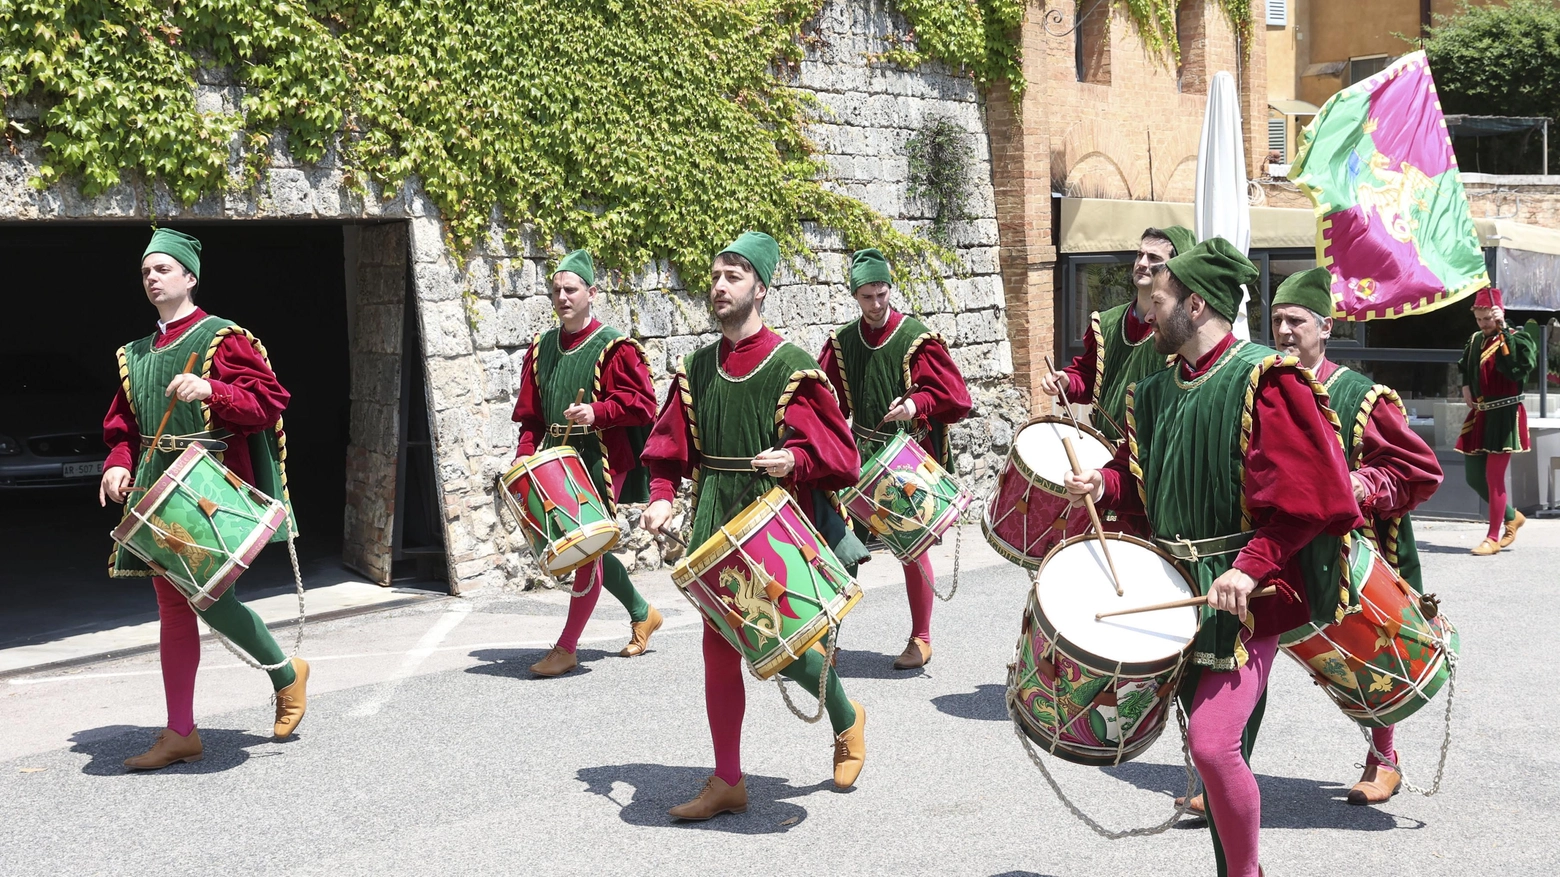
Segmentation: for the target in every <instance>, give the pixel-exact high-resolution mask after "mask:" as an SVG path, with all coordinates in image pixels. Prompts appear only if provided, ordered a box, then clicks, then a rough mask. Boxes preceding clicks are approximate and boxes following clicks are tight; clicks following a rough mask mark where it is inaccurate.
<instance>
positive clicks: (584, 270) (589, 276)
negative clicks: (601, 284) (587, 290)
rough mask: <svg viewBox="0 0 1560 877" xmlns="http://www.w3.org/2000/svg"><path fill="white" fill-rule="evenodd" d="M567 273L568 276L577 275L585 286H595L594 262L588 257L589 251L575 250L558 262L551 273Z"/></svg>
mask: <svg viewBox="0 0 1560 877" xmlns="http://www.w3.org/2000/svg"><path fill="white" fill-rule="evenodd" d="M559 271H567V272H569V273H570V274H578V275H579V277H580V279H581V280H583V281H585V285H586V286H595V285H596V262H595V260H593V259H591V257H590V250H575V251H574V252H572V253H570V254H569V255H567V256H564V257H563V258H562V259H559V260H558V267H557V269H556V270H554V271H553V273H554V274H557V273H558V272H559Z"/></svg>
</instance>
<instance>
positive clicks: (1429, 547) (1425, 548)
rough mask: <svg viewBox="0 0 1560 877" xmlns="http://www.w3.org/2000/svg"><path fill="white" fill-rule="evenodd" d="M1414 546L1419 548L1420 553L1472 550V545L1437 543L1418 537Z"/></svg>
mask: <svg viewBox="0 0 1560 877" xmlns="http://www.w3.org/2000/svg"><path fill="white" fill-rule="evenodd" d="M1414 546H1415V547H1416V548H1418V549H1419V553H1420V554H1467V553H1468V552H1469V551H1470V550H1472V546H1467V547H1464V546H1460V545H1437V544H1435V543H1434V542H1421V541H1419V540H1417V539H1416V540H1415V542H1414Z"/></svg>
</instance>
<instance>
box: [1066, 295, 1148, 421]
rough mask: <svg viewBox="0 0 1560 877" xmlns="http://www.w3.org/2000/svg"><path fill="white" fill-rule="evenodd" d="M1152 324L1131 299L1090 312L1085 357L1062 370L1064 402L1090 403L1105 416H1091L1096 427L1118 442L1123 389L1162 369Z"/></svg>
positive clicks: (1124, 405)
mask: <svg viewBox="0 0 1560 877" xmlns="http://www.w3.org/2000/svg"><path fill="white" fill-rule="evenodd" d="M1153 339H1154V327H1153V326H1152V325H1150V324H1148V323H1145V322H1142V321H1141V320H1139V319H1138V318H1137V312H1136V310H1135V308H1134V307H1133V303H1132V302H1127V303H1126V304H1122V305H1117V306H1116V307H1113V308H1110V309H1108V310H1105V311H1095V312H1094V313H1093V314H1090V315H1089V332H1088V334H1087V335H1085V336H1084V337H1083V355H1081V356H1078V357H1077V358H1075V359H1074V360H1073V361H1072V364H1071V365H1069V366H1067V368H1065V369H1062V373H1063V374H1065V375H1066V376H1067V401H1069V402H1072V403H1075V404H1079V405H1093V406H1094V407H1095V409H1096V411H1098V412H1102V413H1104V414H1105V415H1107V416H1105V417H1093V418H1090V422H1091V423H1092V424H1093V425H1094V428H1095V429H1098V430H1099V431H1100V432H1102V433H1104V434H1105V437H1106V438H1108V439H1110V440H1111V441H1113V442H1114V441H1120V440H1121V435H1120V433H1118V432H1117V430H1116V427H1115V426H1113V425H1112V423H1113V422H1114V423H1115V424H1116V425H1120V426H1122V427H1123V428H1125V425H1126V424H1125V419H1126V411H1127V402H1126V400H1127V388H1128V387H1130V386H1132V385H1133V384H1135V383H1137V382H1138V381H1140V380H1142V379H1143V378H1146V377H1148V376H1149V375H1151V374H1153V373H1155V372H1159V371H1164V368H1165V361H1166V358H1165V356H1164V354H1162V353H1159V352H1158V351H1157V350H1155V349H1154V344H1153Z"/></svg>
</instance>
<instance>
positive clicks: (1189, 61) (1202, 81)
mask: <svg viewBox="0 0 1560 877" xmlns="http://www.w3.org/2000/svg"><path fill="white" fill-rule="evenodd" d="M1203 6H1204V0H1181V2H1180V3H1178V4H1176V7H1175V41H1176V43H1178V44H1179V45H1180V46H1181V59H1180V61H1179V62H1178V63H1177V64H1176V67H1175V87H1176V90H1178V91H1180V92H1181V93H1182V94H1207V93H1208V60H1207V59H1208V34H1207V31H1206V30H1204V28H1203Z"/></svg>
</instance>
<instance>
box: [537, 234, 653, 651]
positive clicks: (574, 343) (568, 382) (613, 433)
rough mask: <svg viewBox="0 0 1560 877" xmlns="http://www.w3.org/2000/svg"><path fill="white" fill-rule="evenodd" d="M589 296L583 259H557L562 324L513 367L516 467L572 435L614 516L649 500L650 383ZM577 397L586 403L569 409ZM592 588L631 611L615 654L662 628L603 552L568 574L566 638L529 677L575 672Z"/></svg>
mask: <svg viewBox="0 0 1560 877" xmlns="http://www.w3.org/2000/svg"><path fill="white" fill-rule="evenodd" d="M596 294H597V288H596V266H595V262H594V260H592V259H591V257H590V253H588V252H586V251H585V250H575V251H574V252H572V253H569V254H568V255H567V256H564V257H563V258H562V259H561V260H559V262H558V270H557V271H555V272H553V275H552V304H553V312H554V313H555V314H557V315H558V322H559V324H560V326H559V328H556V329H549V330H547V331H546V332H543V333H542V334H540V335H538V336H537V337H536V340H535V341H534V342H533V343H532V344H531V348H530V349H529V350H527V351H526V354H525V362H524V363H523V364H522V365H521V366H520V389H519V392H518V393H516V396H517V398H516V400H515V412H514V416H513V418H512V419H513V420H514V421H515V422H516V423H518V424H520V439H519V442H518V443H517V446H516V448H515V459H519V458H521V457H527V456H530V455H531V454H534V453H536V452H537V451H538V450H541V449H545V448H552V447H557V446H558V445H560V444H562V443H563V439H564V436H565V434H566V433H567V434H570V435H571V436H572V438H571V441H570V444H571V445H572V446H573V448H574V449H575V451H577V452H578V453H579V455H580V459H581V460H582V461H583V462H584V463H585V467H586V469H587V470H589V471H590V473H591V480H592V482H593V483H594V484H595V486H596V491H597V492H598V493H599V494H600V495H601V498H602V499H603V500H605V501H606V503H607V509H608V511H609V512H611V513H614V514H615V513H616V507H617V504H618V503H624V502H645V501H647V500H649V499H650V483H649V473H648V472H647V471H646V470H645V469H644V467H642V466H641V465H640V463H639V452H640V451H641V450H643V449H644V444H645V436H646V435H647V434H648V433H649V426H650V423H651V421H653V420H654V419H655V384H654V383H652V382H651V380H650V363H649V361H648V359H647V358H646V357H645V350H644V348H643V347H641V346H640V345H639V342H637V341H635V340H633V339H632V338H629V337H628V336H626V335H624V334H623V333H622V332H620V331H618V330H617V329H614V328H612V327H611V326H607V325H604V324H603V323H602V322H601V321H600V320H598V319H596V318H595V317H594V316H592V315H591V305H592V304H593V303H594V302H595V300H596ZM582 389H583V390H584V391H585V399H584V400H582V401H580V402H575V401H574V399H575V397H576V396H577V395H578V393H579V391H580V390H582ZM571 424H572V430H571V428H570V425H571ZM597 583H600V584H601V585H602V586H603V587H605V588H606V589H607V591H609V592H610V593H611V594H612V596H613V597H616V598H617V601H618V602H619V603H622V604H623V608H624V609H627V610H628V620H629V641H628V645H625V646H624V647H623V649H622V651H620V652H618V654H619V655H621V656H623V657H625V658H629V657H633V656H635V655H640V654H643V653H644V651H645V647H646V646H647V645H648V644H649V642H650V635H651V634H653V633H655V632H656V630H658V629H659V628H660V627H661V613H660V612H659V611H657V610H656V608H655V607H654V606H651V605H650V604H649V603H647V602H645V598H644V597H642V596H640V594H639V591H637V590H635V588H634V585H633V583H632V582H630V581H629V580H628V570H627V569H624V568H623V563H622V561H620V560H618V559H617V557H615V556H613V555H612V554H611V553H610V552H609V553H607V554H604V555H602V556H601V558H600V559H598V560H597V561H595V562H594V563H590V564H587V565H586V566H584V567H582V568H580V570H579V571H578V572H576V573H575V581H574V588H573V594H572V596H573V597H574V599H572V600H570V601H569V617H568V620H567V621H565V622H564V625H563V633H562V634H561V635H560V636H559V637H558V642H557V644H556V645H554V646H553V647H552V650H551V651H549V652H548V653H547V655H546V656H545V657H543V658H542V660H540V661H537V662H536V663H535V664H532V665H531V672H532V673H535V674H536V675H538V676H562V675H563V674H565V673H567V672H569V671H570V670H573V669H574V668H575V667H577V666H579V659H578V658H576V657H575V654H574V653H575V649H576V647H577V646H578V645H579V641H580V633H581V632H582V631H584V629H585V622H587V621H589V620H590V615H591V612H593V611H594V610H595V608H596V600H597V598H598V597H600V596H601V588H598V587H596V584H597Z"/></svg>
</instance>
